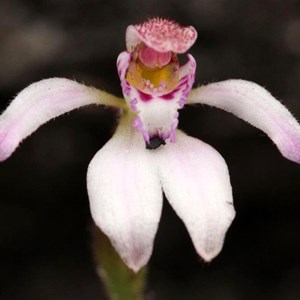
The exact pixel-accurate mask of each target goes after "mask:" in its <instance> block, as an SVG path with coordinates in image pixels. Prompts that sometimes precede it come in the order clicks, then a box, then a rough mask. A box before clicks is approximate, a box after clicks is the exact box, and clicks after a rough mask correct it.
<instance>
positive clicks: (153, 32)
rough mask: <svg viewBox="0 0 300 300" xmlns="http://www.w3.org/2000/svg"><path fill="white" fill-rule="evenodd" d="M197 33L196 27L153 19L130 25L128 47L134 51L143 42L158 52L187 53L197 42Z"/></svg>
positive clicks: (127, 37) (127, 39) (127, 34)
mask: <svg viewBox="0 0 300 300" xmlns="http://www.w3.org/2000/svg"><path fill="white" fill-rule="evenodd" d="M196 39H197V31H196V29H195V28H194V27H192V26H188V27H182V26H180V25H179V24H177V23H176V22H174V21H170V20H166V19H161V18H152V19H149V20H148V21H146V22H144V23H141V24H138V25H130V26H128V28H127V31H126V46H127V50H128V51H132V50H133V49H134V48H135V46H136V45H138V44H139V43H141V42H143V43H145V44H146V45H147V46H148V47H150V48H152V49H154V50H156V51H158V52H168V51H172V52H175V53H184V52H186V51H187V50H188V49H189V48H190V47H191V46H192V45H193V44H194V42H195V41H196Z"/></svg>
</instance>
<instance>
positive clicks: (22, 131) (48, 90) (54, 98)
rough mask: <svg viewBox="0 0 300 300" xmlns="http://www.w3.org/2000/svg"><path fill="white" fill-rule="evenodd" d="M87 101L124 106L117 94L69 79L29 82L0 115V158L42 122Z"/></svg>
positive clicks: (4, 157) (2, 158)
mask: <svg viewBox="0 0 300 300" xmlns="http://www.w3.org/2000/svg"><path fill="white" fill-rule="evenodd" d="M89 104H105V105H112V106H116V107H122V106H123V104H122V101H120V100H119V99H118V98H117V97H114V96H112V95H109V94H108V93H105V92H103V91H100V90H97V89H95V88H90V87H87V86H84V85H82V84H79V83H77V82H75V81H72V80H68V79H63V78H53V79H46V80H42V81H39V82H36V83H34V84H31V85H30V86H29V87H27V88H25V89H24V90H23V91H22V92H20V93H19V94H18V96H17V97H16V98H15V99H14V100H13V101H12V102H11V104H10V105H9V106H8V108H7V109H6V110H5V111H4V113H3V114H2V115H1V116H0V161H3V160H5V159H7V158H8V157H9V156H10V155H11V154H12V153H13V151H14V150H15V149H16V148H17V146H18V145H19V143H20V142H21V141H22V140H23V139H25V138H26V137H27V136H29V135H30V134H31V133H33V132H34V131H35V130H36V129H37V128H38V127H40V126H41V125H42V124H44V123H46V122H48V121H49V120H50V119H52V118H55V117H57V116H59V115H61V114H64V113H66V112H68V111H71V110H73V109H76V108H79V107H81V106H84V105H89Z"/></svg>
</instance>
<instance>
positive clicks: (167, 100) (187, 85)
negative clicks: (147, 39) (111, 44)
mask: <svg viewBox="0 0 300 300" xmlns="http://www.w3.org/2000/svg"><path fill="white" fill-rule="evenodd" d="M187 57H188V62H187V63H186V64H185V65H183V66H182V67H181V68H180V69H179V81H178V84H177V86H176V87H175V88H174V89H173V90H172V91H169V92H168V93H159V92H158V93H156V94H146V93H144V92H142V91H140V90H139V89H137V88H135V87H134V86H132V85H130V84H129V83H128V81H127V80H126V77H125V76H126V72H127V69H128V66H129V63H130V59H131V55H130V53H129V52H126V51H125V52H122V53H121V54H120V55H119V57H118V60H117V67H118V73H119V76H120V80H121V86H122V90H123V94H124V98H125V100H126V102H127V105H128V106H129V107H130V109H131V110H132V111H133V112H135V113H136V118H135V120H134V122H133V126H134V128H135V129H136V130H137V131H138V132H140V133H141V134H142V136H143V137H144V140H145V141H146V143H148V144H149V143H150V140H151V139H156V138H159V139H161V140H162V141H163V142H165V141H166V140H168V139H169V140H170V141H171V142H175V140H176V137H175V131H176V128H177V125H178V116H179V113H178V110H179V109H181V108H183V106H184V105H185V102H186V99H187V97H188V95H189V92H190V90H191V88H192V86H193V83H194V80H195V72H196V62H195V59H194V58H193V56H192V55H190V54H188V55H187Z"/></svg>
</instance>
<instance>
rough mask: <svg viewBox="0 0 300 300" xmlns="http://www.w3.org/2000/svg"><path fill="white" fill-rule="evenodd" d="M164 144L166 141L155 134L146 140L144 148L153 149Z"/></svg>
mask: <svg viewBox="0 0 300 300" xmlns="http://www.w3.org/2000/svg"><path fill="white" fill-rule="evenodd" d="M165 144H166V142H165V141H164V140H163V139H161V138H160V137H158V136H156V137H154V138H152V139H150V142H149V143H147V142H146V149H148V150H154V149H157V148H158V147H159V146H161V145H165Z"/></svg>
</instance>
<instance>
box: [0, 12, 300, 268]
mask: <svg viewBox="0 0 300 300" xmlns="http://www.w3.org/2000/svg"><path fill="white" fill-rule="evenodd" d="M196 38H197V32H196V30H195V29H194V28H193V27H191V26H189V27H182V26H180V25H178V24H177V23H175V22H173V21H169V20H165V19H160V18H153V19H149V20H147V21H145V22H144V23H142V24H138V25H130V26H129V27H128V28H127V32H126V45H127V51H124V52H122V53H121V54H120V55H119V57H118V59H117V69H118V74H119V77H120V81H121V87H122V91H123V94H124V99H125V100H124V99H120V98H117V97H115V96H113V95H110V94H108V93H106V92H104V91H101V90H97V89H95V88H91V87H87V86H85V85H83V84H79V83H77V82H75V81H71V80H68V79H61V78H53V79H46V80H42V81H39V82H37V83H34V84H32V85H30V86H29V87H27V88H25V89H24V90H23V91H22V92H20V93H19V94H18V95H17V97H16V98H15V99H14V100H13V101H12V102H11V104H10V105H9V107H8V108H7V109H6V110H5V111H4V112H3V114H2V115H1V117H0V160H1V161H3V160H5V159H7V158H8V157H9V156H10V155H11V154H12V153H13V151H14V150H15V149H16V148H17V146H18V145H19V144H20V142H21V141H22V140H23V139H25V138H26V137H27V136H29V135H30V134H31V133H33V132H34V131H35V130H36V129H37V128H38V127H39V126H41V125H42V124H44V123H45V122H47V121H49V120H50V119H52V118H55V117H57V116H59V115H61V114H64V113H66V112H68V111H71V110H74V109H76V108H79V107H82V106H85V105H90V104H97V105H98V104H101V105H107V106H112V107H115V108H118V109H120V112H121V118H120V121H119V126H118V128H117V129H116V132H115V134H114V135H113V137H112V138H111V140H109V141H108V142H107V143H106V145H105V146H104V147H103V148H102V149H101V150H100V151H99V152H98V153H97V154H96V155H95V157H94V158H93V159H92V161H91V163H90V165H89V168H88V174H87V187H88V194H89V199H90V207H91V214H92V217H93V219H94V221H95V223H96V225H97V226H98V227H99V228H100V229H101V230H102V231H103V232H104V233H105V234H106V235H107V236H108V237H109V239H110V241H111V243H112V245H113V246H114V247H115V249H116V250H117V252H118V253H119V254H120V256H121V258H122V259H123V260H124V262H125V263H126V264H127V265H128V267H129V268H131V269H132V270H134V271H135V272H137V271H138V270H139V269H140V268H141V267H143V266H144V265H146V264H147V262H148V260H149V258H150V256H151V253H152V248H153V241H154V238H155V234H156V232H157V228H158V224H159V220H160V216H161V211H162V203H163V192H164V193H165V195H166V198H167V199H168V201H169V202H170V204H171V206H172V207H173V209H174V210H175V212H176V213H177V214H178V216H179V217H180V218H181V219H182V221H183V222H184V224H185V226H186V228H187V230H188V232H189V234H190V236H191V239H192V242H193V244H194V246H195V249H196V251H197V252H198V254H199V255H200V256H201V257H202V258H203V259H204V260H205V261H210V260H211V259H213V258H214V257H215V256H216V255H217V254H218V253H219V252H220V251H221V249H222V246H223V242H224V237H225V234H226V231H227V229H228V227H229V226H230V224H231V222H232V220H233V219H234V216H235V211H234V208H233V201H232V190H231V185H230V179H229V174H228V169H227V166H226V163H225V161H224V159H223V158H222V157H221V155H220V154H219V153H218V152H217V151H216V150H215V149H213V148H212V147H211V146H209V145H207V144H206V143H204V142H202V141H200V140H198V139H195V138H192V137H189V136H187V135H186V134H185V133H183V132H182V131H179V130H178V129H177V126H178V117H179V111H180V109H182V108H183V107H184V106H185V105H186V104H197V103H200V104H207V105H210V106H216V107H218V108H222V109H224V110H226V111H228V112H231V113H233V114H234V115H236V116H237V117H239V118H241V119H243V120H245V121H247V122H249V123H250V124H252V125H253V126H255V127H257V128H258V129H260V130H262V131H263V132H265V133H266V134H267V135H268V136H269V137H270V138H271V140H272V141H273V142H274V143H275V144H276V146H277V147H278V149H279V151H280V152H281V154H282V155H283V156H284V157H286V158H287V159H289V160H292V161H294V162H296V163H300V126H299V124H298V123H297V121H296V120H295V119H294V117H293V116H292V115H291V113H290V112H289V111H288V110H287V109H286V108H285V107H284V106H283V105H282V104H281V103H280V102H279V101H277V100H276V99H275V98H274V97H273V96H272V95H271V94H270V93H269V92H268V91H266V90H265V89H264V88H262V87H261V86H259V85H257V84H255V83H252V82H248V81H244V80H227V81H222V82H218V83H213V84H208V85H206V86H201V87H199V88H195V89H193V90H191V89H192V85H193V82H194V78H195V70H196V62H195V60H194V58H193V56H192V55H190V54H187V62H186V63H185V64H184V65H182V66H180V64H179V61H178V55H179V54H184V53H186V52H187V51H188V49H189V48H190V47H191V46H192V45H193V43H194V42H195V40H196Z"/></svg>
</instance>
